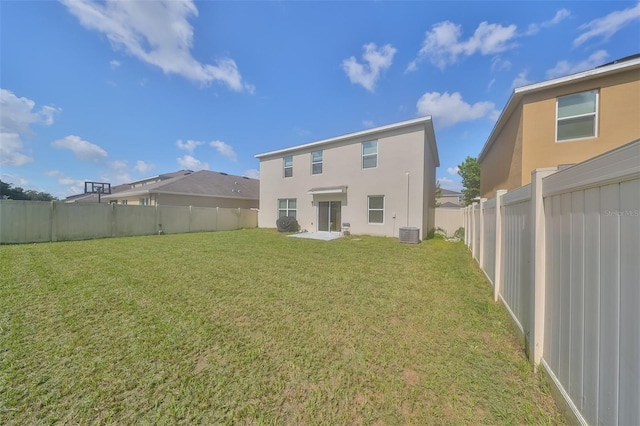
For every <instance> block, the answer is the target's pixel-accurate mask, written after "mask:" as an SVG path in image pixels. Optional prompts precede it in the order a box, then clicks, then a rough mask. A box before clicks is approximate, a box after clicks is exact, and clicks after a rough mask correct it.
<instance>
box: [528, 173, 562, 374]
mask: <svg viewBox="0 0 640 426" xmlns="http://www.w3.org/2000/svg"><path fill="white" fill-rule="evenodd" d="M556 170H557V169H556V168H551V167H547V168H541V169H535V170H534V171H532V172H531V213H530V215H529V217H530V219H531V284H532V288H533V295H532V296H533V297H531V298H530V300H531V303H532V305H533V306H532V307H531V313H532V315H533V318H532V320H531V326H532V328H533V330H532V331H531V334H530V336H531V344H530V345H529V351H530V353H529V358H530V359H531V360H532V361H533V365H534V368H535V369H537V366H538V364H539V363H540V361H541V360H542V355H543V353H544V335H545V329H544V315H545V292H546V277H545V274H546V269H545V261H546V259H545V257H546V254H545V244H546V242H545V216H544V197H543V196H542V190H543V185H542V178H544V177H546V176H549V175H551V174H553V173H555V172H556ZM525 334H526V331H525Z"/></svg>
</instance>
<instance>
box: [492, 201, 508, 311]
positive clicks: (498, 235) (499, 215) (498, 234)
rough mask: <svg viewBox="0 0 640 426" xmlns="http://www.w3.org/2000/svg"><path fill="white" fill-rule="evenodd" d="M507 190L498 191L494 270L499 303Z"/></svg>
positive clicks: (494, 284)
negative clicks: (503, 198) (504, 208)
mask: <svg viewBox="0 0 640 426" xmlns="http://www.w3.org/2000/svg"><path fill="white" fill-rule="evenodd" d="M506 193H507V191H506V190H505V189H498V190H497V191H496V241H495V248H496V255H495V263H494V268H493V301H494V302H497V301H498V296H499V295H500V287H501V286H502V196H503V195H504V194H506Z"/></svg>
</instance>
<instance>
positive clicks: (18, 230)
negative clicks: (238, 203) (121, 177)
mask: <svg viewBox="0 0 640 426" xmlns="http://www.w3.org/2000/svg"><path fill="white" fill-rule="evenodd" d="M257 226H258V212H257V210H250V209H232V208H219V207H191V206H187V207H177V206H127V205H116V204H106V203H105V204H89V203H87V204H82V203H63V202H59V201H58V202H56V201H52V202H48V201H17V200H16V201H14V200H0V244H14V243H35V242H46V241H69V240H89V239H93V238H106V237H125V236H133V235H150V234H156V233H158V232H159V231H160V230H162V231H163V232H164V233H166V234H177V233H186V232H203V231H225V230H231V229H240V228H256V227H257Z"/></svg>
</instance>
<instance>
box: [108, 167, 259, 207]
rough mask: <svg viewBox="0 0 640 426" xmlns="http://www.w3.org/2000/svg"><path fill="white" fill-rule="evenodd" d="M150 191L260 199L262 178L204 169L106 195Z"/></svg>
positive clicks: (116, 196) (129, 195) (138, 193)
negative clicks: (260, 179)
mask: <svg viewBox="0 0 640 426" xmlns="http://www.w3.org/2000/svg"><path fill="white" fill-rule="evenodd" d="M146 194H174V195H193V196H200V197H218V198H238V199H248V200H257V199H259V198H260V181H259V180H258V179H251V178H248V177H244V176H237V175H230V174H228V173H224V172H212V171H209V170H200V171H197V172H193V173H190V174H182V175H178V176H176V177H172V178H169V179H165V180H162V181H159V182H153V183H149V184H147V185H144V186H141V187H138V188H133V189H129V190H127V191H122V192H118V193H117V194H111V195H104V196H103V197H102V198H105V199H111V198H123V197H131V196H137V195H146Z"/></svg>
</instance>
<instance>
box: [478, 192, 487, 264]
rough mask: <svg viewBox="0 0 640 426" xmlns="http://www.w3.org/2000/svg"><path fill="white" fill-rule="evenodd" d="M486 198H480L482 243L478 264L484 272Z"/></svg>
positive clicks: (479, 248)
mask: <svg viewBox="0 0 640 426" xmlns="http://www.w3.org/2000/svg"><path fill="white" fill-rule="evenodd" d="M486 201H487V199H486V198H480V242H479V245H480V247H478V251H479V252H480V253H479V254H478V264H479V265H480V269H482V270H483V271H484V239H485V238H484V203H486Z"/></svg>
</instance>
